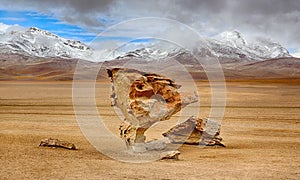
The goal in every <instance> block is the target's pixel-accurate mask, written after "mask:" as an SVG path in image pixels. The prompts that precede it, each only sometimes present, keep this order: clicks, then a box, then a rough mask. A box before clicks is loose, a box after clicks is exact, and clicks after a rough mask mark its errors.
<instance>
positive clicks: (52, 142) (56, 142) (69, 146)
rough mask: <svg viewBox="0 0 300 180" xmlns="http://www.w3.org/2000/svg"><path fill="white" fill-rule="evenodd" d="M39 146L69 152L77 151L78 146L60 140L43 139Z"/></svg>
mask: <svg viewBox="0 0 300 180" xmlns="http://www.w3.org/2000/svg"><path fill="white" fill-rule="evenodd" d="M39 146H47V147H55V148H65V149H69V150H76V149H77V148H76V146H75V144H73V143H70V142H67V141H62V140H59V139H53V138H47V139H43V140H42V141H41V143H40V145H39Z"/></svg>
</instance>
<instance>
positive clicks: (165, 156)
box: [160, 150, 180, 160]
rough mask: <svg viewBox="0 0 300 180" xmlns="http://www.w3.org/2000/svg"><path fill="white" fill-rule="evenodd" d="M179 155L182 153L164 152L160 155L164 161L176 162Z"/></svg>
mask: <svg viewBox="0 0 300 180" xmlns="http://www.w3.org/2000/svg"><path fill="white" fill-rule="evenodd" d="M179 155H180V152H179V151H177V150H176V151H166V152H163V153H162V154H161V155H160V159H161V160H163V159H175V160H178V159H179Z"/></svg>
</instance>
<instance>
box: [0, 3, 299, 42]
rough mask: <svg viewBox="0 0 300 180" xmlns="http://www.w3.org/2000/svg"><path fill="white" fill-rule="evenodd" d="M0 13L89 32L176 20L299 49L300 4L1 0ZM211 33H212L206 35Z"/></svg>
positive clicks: (210, 29)
mask: <svg viewBox="0 0 300 180" xmlns="http://www.w3.org/2000/svg"><path fill="white" fill-rule="evenodd" d="M0 4H1V5H0V7H1V8H2V9H14V10H34V11H38V12H41V13H46V14H50V15H53V16H55V17H56V18H58V19H60V20H62V21H65V22H67V23H71V24H77V25H79V26H84V27H86V28H90V29H93V28H97V27H100V26H105V25H106V26H107V24H105V23H103V22H100V21H99V18H111V19H113V20H114V22H120V21H122V20H126V19H129V18H138V17H143V16H152V17H153V16H154V17H165V18H172V19H177V20H179V21H181V22H183V23H186V24H188V25H192V26H193V27H195V28H198V29H197V30H199V31H200V32H203V33H204V35H205V34H214V33H215V34H216V33H219V32H221V31H224V30H228V29H237V30H240V31H242V32H243V33H246V34H250V35H251V34H254V35H263V36H271V37H272V38H273V39H277V40H278V41H280V42H282V43H284V44H287V43H290V44H295V45H297V46H298V47H300V44H299V42H300V39H299V32H300V2H299V0H164V1H161V0H147V1H141V0H128V1H125V0H86V1H83V0H43V1H38V0H26V1H21V0H16V1H13V2H12V1H8V0H7V1H4V0H2V1H1V0H0ZM208 31H211V32H208Z"/></svg>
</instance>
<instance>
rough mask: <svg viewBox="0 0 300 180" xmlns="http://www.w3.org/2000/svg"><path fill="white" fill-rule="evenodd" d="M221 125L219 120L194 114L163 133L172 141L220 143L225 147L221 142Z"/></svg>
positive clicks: (210, 144) (201, 143)
mask: <svg viewBox="0 0 300 180" xmlns="http://www.w3.org/2000/svg"><path fill="white" fill-rule="evenodd" d="M220 126H221V124H220V123H219V122H217V121H214V120H211V119H207V118H203V119H201V118H195V117H193V116H192V117H190V118H189V119H187V120H186V121H185V122H183V123H180V124H178V125H176V126H174V127H173V128H171V129H170V130H169V131H168V132H166V133H163V136H164V137H166V138H168V139H169V140H170V142H172V143H185V144H195V145H208V146H213V145H220V146H223V147H225V145H224V144H222V143H221V141H222V138H221V137H220Z"/></svg>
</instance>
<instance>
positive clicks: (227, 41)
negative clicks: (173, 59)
mask: <svg viewBox="0 0 300 180" xmlns="http://www.w3.org/2000/svg"><path fill="white" fill-rule="evenodd" d="M190 51H192V52H193V54H194V55H196V56H202V57H203V56H210V57H222V58H224V57H225V58H231V59H241V58H243V59H249V60H266V59H271V58H280V57H291V55H290V54H289V52H288V50H287V49H285V48H284V47H282V46H281V45H280V44H279V43H276V42H273V41H272V40H270V39H266V38H253V39H248V40H246V39H245V38H244V37H243V35H242V34H241V33H239V32H238V31H226V32H223V33H221V34H219V35H218V36H215V37H213V38H205V39H202V40H200V41H199V42H198V44H197V46H196V47H194V49H193V50H190ZM185 53H189V52H188V51H187V50H184V49H181V48H174V49H172V50H170V49H168V50H163V49H161V48H160V49H157V47H155V46H151V47H149V48H142V49H137V50H135V51H131V52H128V53H127V54H125V55H124V56H123V57H119V58H124V57H136V58H146V59H163V58H165V57H170V56H178V55H184V54H185Z"/></svg>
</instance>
